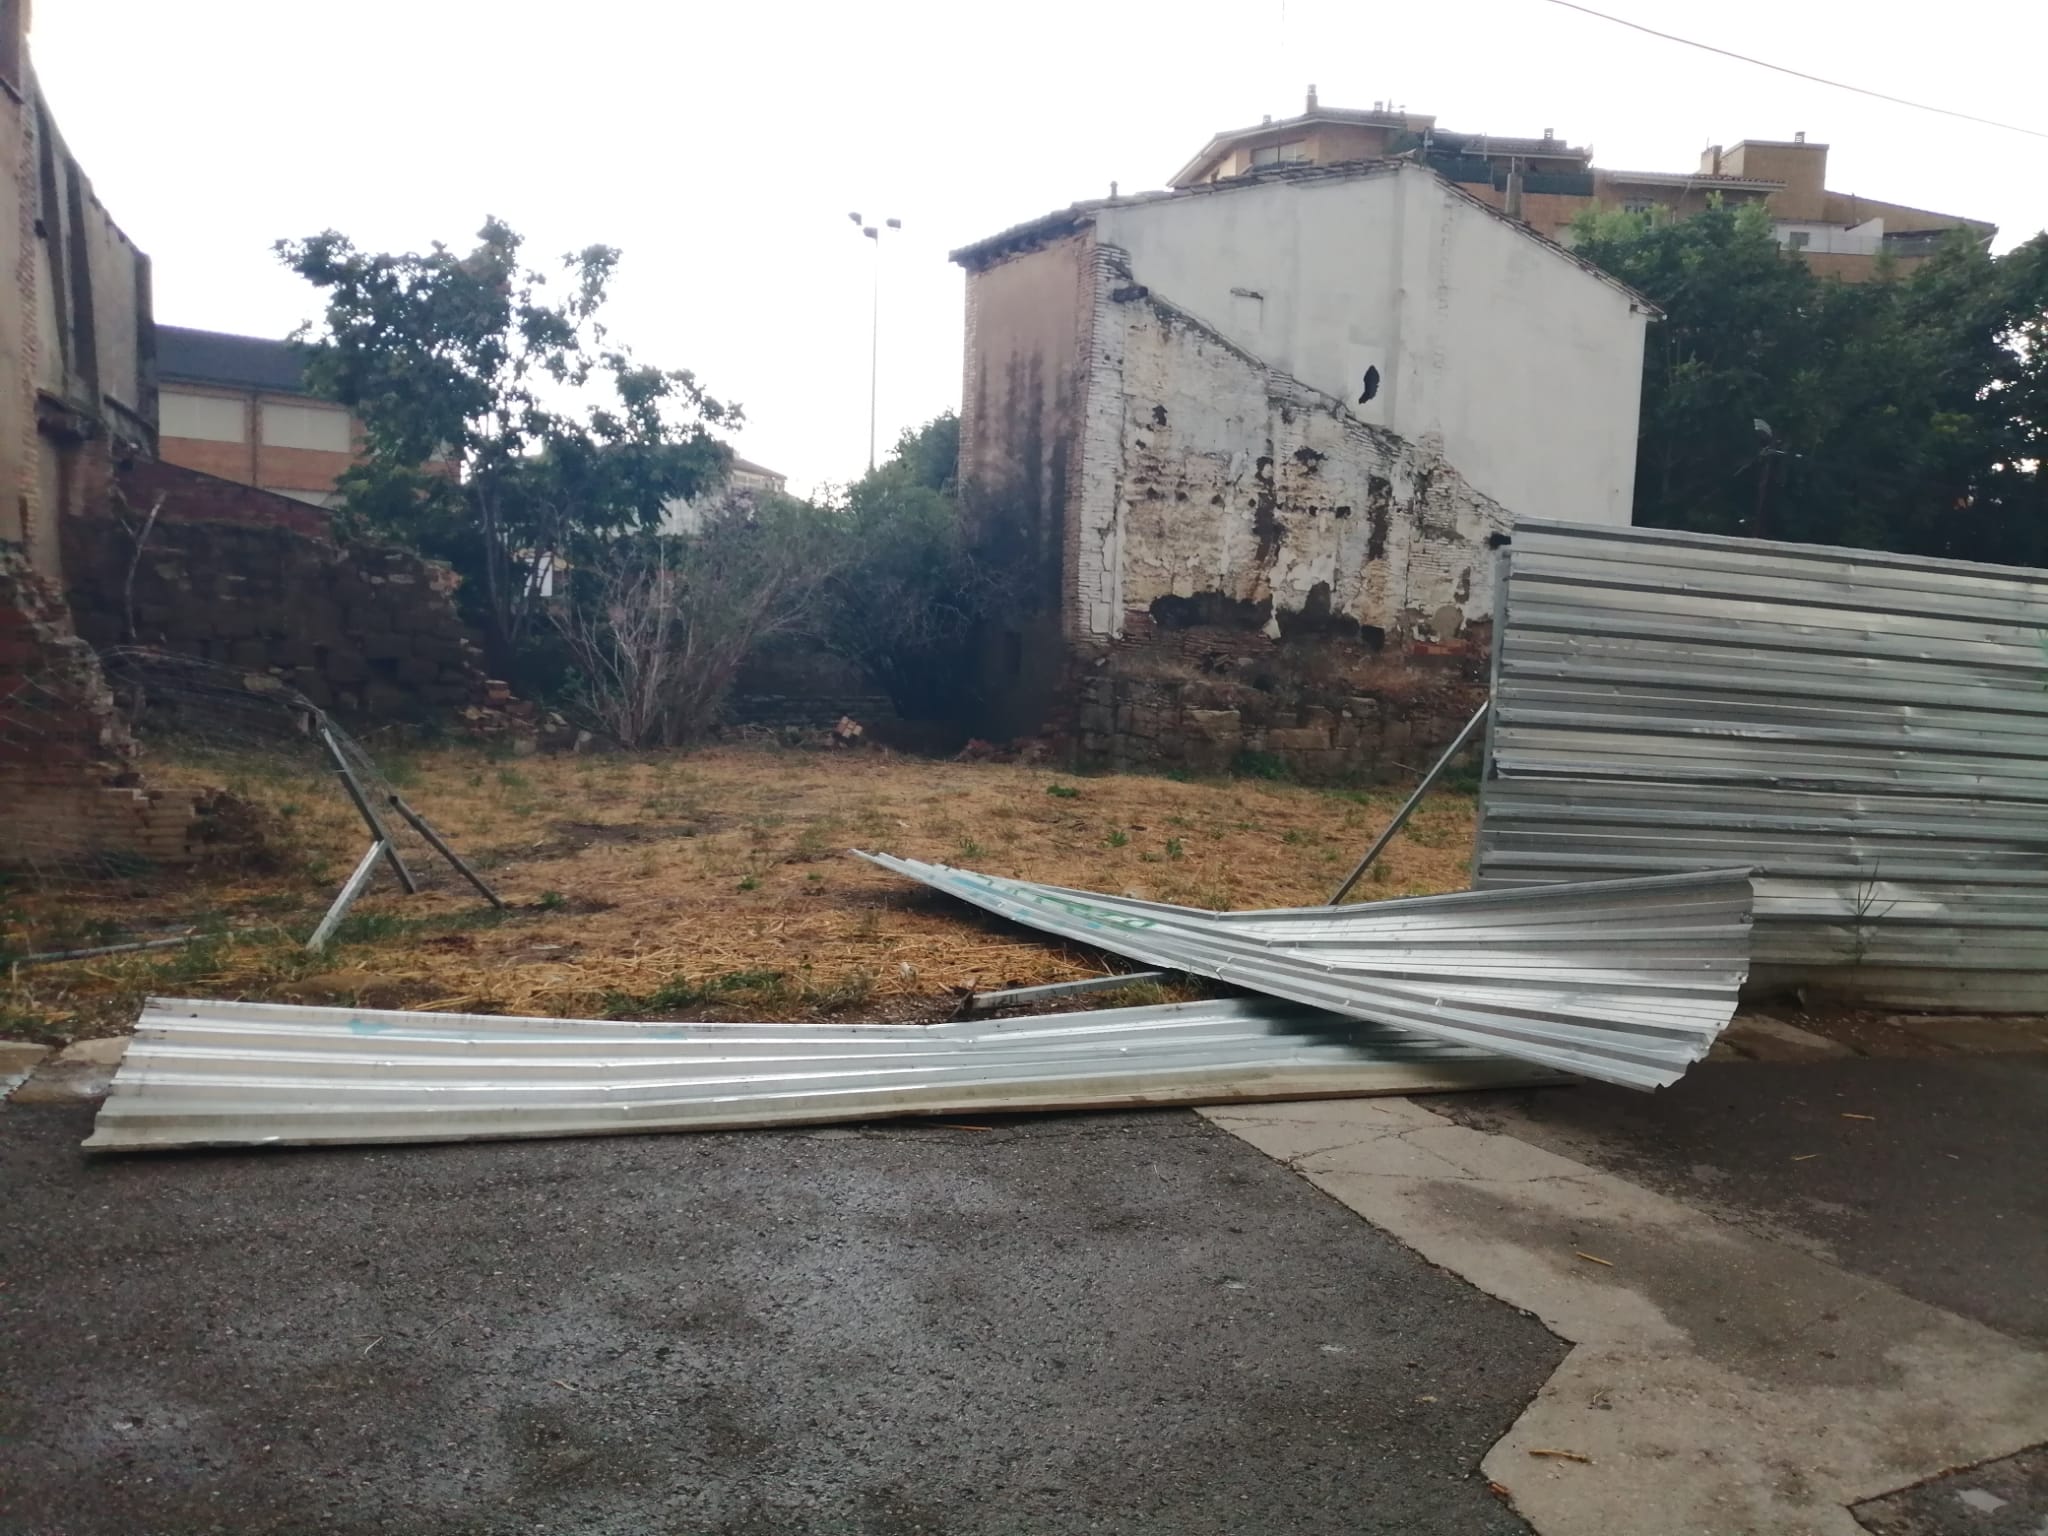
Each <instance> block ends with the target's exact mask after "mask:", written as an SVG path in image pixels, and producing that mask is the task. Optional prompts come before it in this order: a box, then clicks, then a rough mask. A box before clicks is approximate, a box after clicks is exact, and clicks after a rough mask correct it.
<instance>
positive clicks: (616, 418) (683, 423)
mask: <svg viewBox="0 0 2048 1536" xmlns="http://www.w3.org/2000/svg"><path fill="white" fill-rule="evenodd" d="M477 240H478V243H477V245H476V247H475V249H473V250H471V251H470V252H469V253H468V254H466V255H458V254H457V253H456V252H454V251H452V250H450V249H448V248H447V247H446V246H443V245H440V244H438V243H437V244H436V245H435V246H434V247H433V248H432V249H431V250H429V251H425V252H419V251H407V252H401V253H388V252H387V253H374V252H367V251H362V250H359V249H357V247H356V246H355V245H354V244H352V243H351V242H350V241H349V240H348V238H347V237H346V236H344V235H341V234H338V233H336V232H335V231H333V230H329V231H327V232H325V233H324V234H318V235H314V236H311V237H310V238H307V239H304V240H280V241H279V242H277V247H276V249H277V252H278V255H279V257H280V258H281V259H282V260H283V261H284V263H285V265H287V266H288V267H290V268H291V269H292V270H293V271H295V272H297V273H298V274H299V275H300V276H301V277H304V278H305V279H306V280H307V281H308V282H310V283H312V284H313V285H314V286H315V287H316V288H318V289H320V290H321V292H322V293H323V294H324V295H325V298H326V311H325V314H324V316H323V319H322V322H321V324H320V325H319V326H317V327H307V328H306V329H305V330H304V331H302V332H301V336H300V339H301V340H304V341H306V342H308V343H309V345H310V347H311V352H310V356H309V359H308V364H307V379H308V382H309V383H310V384H311V385H312V387H313V388H314V389H315V391H317V392H318V393H320V394H322V395H324V396H325V397H327V398H328V399H331V400H335V401H338V402H340V403H341V404H343V405H346V406H348V407H349V408H350V409H351V410H352V411H354V412H355V413H356V415H357V417H358V418H359V419H360V420H361V421H362V423H363V429H364V436H365V442H364V462H363V463H361V464H360V465H358V466H356V467H355V468H353V469H351V470H350V471H349V472H348V473H347V474H346V475H345V476H344V477H343V480H342V490H343V491H344V493H345V496H346V502H345V512H346V514H347V516H348V517H349V518H350V520H352V521H353V522H354V523H356V524H357V525H358V526H360V527H362V528H364V529H365V530H366V531H371V532H375V533H378V534H381V535H385V536H388V537H394V538H397V539H400V540H403V541H404V542H407V543H410V544H412V545H414V546H415V547H418V548H420V549H422V550H424V551H426V552H427V553H430V554H434V555H437V556H440V557H442V558H444V559H447V560H449V561H451V562H452V563H453V564H454V565H455V566H456V568H457V569H458V570H459V571H461V572H462V573H463V575H464V577H465V578H466V579H465V581H464V597H465V602H466V604H467V605H468V607H469V609H470V612H471V615H472V617H473V618H475V619H476V620H477V621H478V622H479V623H480V624H481V626H482V627H483V629H484V632H485V635H486V637H487V639H488V641H489V643H490V646H491V651H492V658H493V661H494V664H495V665H497V666H499V667H501V668H505V669H510V670H514V671H517V670H518V668H519V663H520V659H521V657H522V655H523V654H524V653H525V652H526V651H527V650H528V648H529V646H530V644H531V642H532V641H533V640H534V639H535V638H536V636H537V631H538V630H539V628H540V621H541V616H542V613H543V608H544V605H543V602H542V588H543V585H544V583H543V581H542V579H541V578H542V573H543V572H544V571H546V570H548V569H550V568H551V567H552V566H553V565H554V564H556V563H557V562H559V561H561V560H563V559H565V558H566V559H569V560H572V561H573V560H574V559H575V558H576V553H577V546H578V543H579V541H581V540H586V539H589V538H593V537H599V538H601V537H604V536H608V535H612V534H616V533H619V532H622V531H626V530H632V529H646V528H651V527H653V526H654V525H655V524H656V523H657V522H658V520H659V519H660V516H661V512H662V507H663V505H664V504H665V503H666V502H668V501H671V500H673V499H676V498H679V497H686V496H691V495H694V494H696V493H697V492H699V491H700V490H702V489H704V488H705V487H707V486H711V485H714V484H716V483H717V482H718V481H719V480H721V479H722V478H723V477H724V476H725V474H726V473H727V471H728V468H729V466H730V462H731V454H730V450H728V449H727V448H726V447H725V446H724V445H723V444H721V443H720V442H719V441H718V440H717V439H716V438H715V437H714V436H713V435H712V430H713V428H717V427H732V426H736V425H738V424H739V422H740V419H741V417H740V412H739V410H738V408H737V407H734V406H729V405H725V404H722V403H720V402H719V401H717V400H715V399H713V398H712V397H711V396H710V395H708V394H706V393H705V392H704V390H703V389H702V388H701V387H700V386H699V385H698V383H697V381H696V379H695V377H694V376H693V375H692V374H690V373H689V372H688V371H686V370H663V369H659V368H653V367H649V366H646V365H644V364H641V363H638V362H635V361H634V359H633V357H632V355H631V354H630V352H628V350H627V349H626V348H624V347H622V346H619V345H616V344H614V343H613V342H612V341H611V340H610V338H609V336H608V334H607V332H606V329H605V326H604V324H603V322H602V321H601V319H600V318H599V312H600V311H601V309H602V308H603V306H604V302H605V298H606V295H607V291H608V289H609V286H610V283H611V278H612V274H613V272H614V271H615V269H616V268H617V265H618V261H619V252H618V251H617V250H615V249H614V248H612V247H610V246H602V245H593V246H590V247H587V248H586V249H584V250H581V251H576V252H572V253H570V254H569V255H567V256H565V257H564V258H563V259H562V262H561V275H562V280H563V281H562V294H561V297H560V298H559V299H557V300H555V301H553V302H550V301H549V300H548V298H547V296H546V294H545V292H544V290H546V288H547V285H548V277H547V276H546V275H545V274H543V273H541V272H539V271H536V270H533V269H531V268H528V267H525V266H522V265H521V262H520V257H519V251H520V245H521V239H520V237H519V236H518V235H517V234H516V233H514V232H513V231H512V229H511V228H510V227H508V226H507V225H505V224H504V223H502V222H501V221H499V220H497V219H490V220H487V221H486V222H485V224H484V227H483V228H482V230H480V231H479V232H478V236H477Z"/></svg>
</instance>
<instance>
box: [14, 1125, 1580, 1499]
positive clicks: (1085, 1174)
mask: <svg viewBox="0 0 2048 1536" xmlns="http://www.w3.org/2000/svg"><path fill="white" fill-rule="evenodd" d="M87 1126H88V1115H87V1114H86V1112H84V1111H81V1110H75V1109H51V1108H27V1107H20V1106H16V1107H10V1108H7V1109H5V1110H4V1111H0V1179H4V1181H5V1192H6V1193H5V1206H4V1209H5V1211H6V1223H7V1225H6V1231H5V1235H4V1238H0V1319H4V1322H0V1384H4V1393H0V1531H4V1532H7V1533H35V1536H96V1533H108V1536H114V1533H119V1536H184V1533H194V1532H223V1533H225V1532H234V1533H237V1536H242V1533H258V1532H278V1533H283V1532H290V1533H294V1536H300V1533H313V1532H336V1533H340V1532H346V1533H358V1532H362V1533H367V1532H407V1533H455V1532H463V1533H470V1532H476V1533H483V1532H490V1533H498V1532H534V1533H539V1532H545V1533H548V1536H565V1533H572V1532H576V1533H595V1532H607V1533H610V1532H617V1533H628V1532H630V1533H634V1536H641V1533H657V1532H662V1533H669V1532H672V1533H685V1532H687V1533H691V1536H699V1533H728V1536H743V1533H744V1536H754V1533H768V1532H806V1533H837V1532H848V1533H852V1532H860V1533H876V1536H880V1533H906V1532H947V1533H979V1532H1034V1533H1035V1532H1056V1533H1062V1536H1064V1533H1068V1532H1076V1531H1092V1530H1100V1531H1113V1532H1118V1533H1149V1532H1158V1533H1162V1536H1163V1533H1174V1536H1197V1533H1205V1532H1246V1533H1251V1532H1258V1533H1270V1532H1289V1533H1303V1536H1307V1533H1316V1532H1339V1531H1342V1532H1348V1533H1359V1532H1386V1533H1394V1532H1400V1533H1405V1536H1430V1533H1438V1532H1441V1533H1457V1536H1491V1533H1504V1532H1512V1531H1522V1530H1524V1529H1525V1527H1524V1526H1523V1525H1522V1524H1521V1522H1520V1521H1519V1520H1518V1519H1517V1518H1516V1517H1514V1516H1513V1515H1512V1514H1511V1513H1509V1512H1508V1511H1507V1510H1506V1509H1505V1508H1504V1507H1503V1506H1502V1505H1501V1504H1500V1503H1499V1502H1498V1501H1497V1500H1496V1499H1495V1498H1494V1497H1493V1496H1492V1495H1491V1494H1490V1493H1489V1492H1488V1491H1487V1488H1486V1485H1485V1483H1484V1481H1483V1480H1481V1479H1479V1478H1478V1477H1476V1476H1475V1474H1474V1468H1475V1467H1476V1465H1477V1463H1478V1461H1479V1459H1480V1457H1481V1456H1482V1455H1483V1454H1484V1453H1485V1451H1486V1449H1487V1448H1488V1447H1489V1446H1490V1445H1491V1444H1492V1443H1493V1441H1494V1440H1495V1439H1496V1438H1497V1437H1498V1436H1499V1435H1500V1434H1501V1432H1502V1431H1503V1430H1504V1429H1505V1428H1506V1426H1507V1425H1508V1424H1509V1423H1510V1422H1511V1421H1512V1420H1513V1418H1514V1417H1515V1416H1516V1414H1517V1413H1518V1412H1519V1411H1520V1410H1521V1408H1522V1406H1523V1405H1524V1403H1525V1402H1527V1401H1528V1399H1529V1398H1530V1397H1531V1396H1532V1395H1533V1394H1534V1393H1535V1392H1536V1390H1537V1388H1538V1387H1539V1386H1540V1385H1541V1384H1542V1382H1543V1380H1544V1379H1545V1377H1546V1376H1547V1375H1548V1374H1549V1373H1550V1371H1551V1370H1552V1369H1553V1367H1554V1366H1555V1365H1556V1363H1557V1362H1558V1360H1559V1359H1560V1358H1561V1357H1562V1355H1563V1352H1564V1351H1563V1347H1562V1346H1561V1345H1560V1344H1559V1343H1558V1342H1557V1341H1556V1340H1555V1339H1554V1338H1552V1337H1551V1336H1550V1335H1549V1334H1548V1333H1546V1332H1545V1331H1544V1330H1543V1329H1542V1328H1540V1327H1539V1326H1537V1325H1536V1324H1535V1323H1534V1322H1532V1321H1531V1320H1529V1319H1527V1318H1526V1317H1524V1316H1522V1315H1521V1314H1519V1313H1517V1312H1515V1311H1513V1310H1512V1309H1510V1308H1508V1307H1506V1306H1503V1305H1501V1304H1500V1303H1498V1302H1495V1301H1492V1300H1490V1299H1487V1298H1485V1297H1483V1296H1481V1295H1480V1294H1479V1293H1477V1292H1476V1291H1474V1290H1472V1289H1471V1288H1470V1287H1468V1286H1466V1285H1465V1284H1464V1283H1462V1282H1460V1281H1458V1280H1455V1279H1453V1278H1452V1277H1450V1276H1448V1275H1446V1274H1444V1273H1442V1272H1440V1271H1438V1270H1436V1269H1434V1268H1432V1267H1431V1266H1429V1265H1427V1264H1425V1263H1423V1262H1422V1261H1420V1260H1419V1259H1417V1258H1416V1257H1415V1256H1414V1255H1413V1254H1412V1253H1410V1252H1409V1251H1407V1250H1406V1249H1404V1248H1402V1247H1401V1246H1400V1245H1398V1244H1397V1243H1395V1242H1394V1241H1392V1240H1391V1239H1389V1238H1388V1237H1386V1236H1384V1235H1383V1234H1381V1233H1380V1232H1378V1231H1376V1230H1375V1229H1374V1228H1372V1227H1370V1226H1368V1225H1366V1224H1365V1223H1363V1222H1362V1221H1360V1220H1358V1219H1357V1218H1355V1217H1354V1216H1352V1215H1351V1214H1350V1213H1349V1212H1347V1211H1345V1210H1344V1209H1343V1208H1341V1207H1340V1206H1338V1205H1336V1204H1335V1203H1334V1202H1332V1201H1330V1200H1328V1199H1326V1198H1325V1197H1323V1196H1322V1195H1321V1194H1319V1193H1318V1192H1316V1191H1315V1190H1314V1189H1313V1188H1311V1187H1310V1186H1309V1185H1308V1184H1306V1183H1305V1182H1303V1181H1302V1180H1300V1179H1298V1178H1296V1177H1295V1176H1294V1175H1293V1174H1292V1173H1290V1172H1288V1171H1287V1170H1286V1169H1284V1168H1283V1167H1281V1166H1279V1165H1278V1164H1276V1163H1273V1162H1271V1161H1269V1160H1268V1159H1267V1158H1265V1157H1264V1156H1262V1155H1261V1154H1260V1153H1258V1152H1256V1151H1254V1150H1253V1149H1252V1148H1250V1147H1248V1146H1246V1145H1244V1144H1243V1143H1241V1142H1239V1141H1237V1140H1235V1139H1234V1138H1232V1137H1230V1136H1227V1135H1225V1134H1223V1133H1222V1132H1220V1131H1217V1130H1215V1129H1213V1128H1211V1127H1209V1126H1207V1125H1205V1124H1204V1123H1203V1122H1201V1121H1199V1120H1197V1119H1196V1118H1195V1117H1193V1116H1192V1115H1189V1114H1185V1113H1171V1112H1165V1113H1158V1114H1151V1115H1123V1116H1114V1115H1094V1116H1088V1117H1083V1118H1072V1119H1045V1120H1036V1121H1029V1122H1008V1123H1005V1124H1004V1125H1003V1126H1002V1127H1001V1128H998V1129H995V1130H992V1131H974V1130H962V1129H941V1128H925V1127H896V1128H878V1129H877V1130H874V1131H872V1132H853V1131H824V1132H811V1133H791V1134H766V1133H752V1134H744V1135H719V1136H671V1137H658V1136H649V1137H638V1138H622V1139H613V1140H596V1141H582V1142H527V1143H511V1144H499V1145H469V1146H454V1147H433V1148H417V1149H377V1150H337V1151H296V1152H277V1153H267V1154H264V1153H254V1154H252V1153H241V1154H208V1155H194V1156H184V1157H168V1158H155V1159H140V1158H132V1159H126V1160H109V1161H103V1162H88V1161H87V1160H86V1159H85V1158H84V1157H83V1156H82V1155H81V1154H80V1153H79V1152H78V1151H77V1143H78V1142H79V1140H80V1139H81V1138H82V1137H83V1136H84V1135H85V1133H86V1130H87Z"/></svg>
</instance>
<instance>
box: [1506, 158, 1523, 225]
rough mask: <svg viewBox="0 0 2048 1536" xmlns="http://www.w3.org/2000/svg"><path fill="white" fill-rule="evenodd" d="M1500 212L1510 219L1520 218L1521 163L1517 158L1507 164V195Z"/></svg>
mask: <svg viewBox="0 0 2048 1536" xmlns="http://www.w3.org/2000/svg"><path fill="white" fill-rule="evenodd" d="M1501 212H1503V213H1505V214H1506V215H1507V216H1508V217H1509V218H1511V219H1519V218H1520V217H1521V216H1522V162H1521V160H1520V159H1519V158H1517V159H1514V160H1510V161H1509V162H1508V194H1507V199H1506V201H1505V202H1504V203H1503V204H1502V207H1501Z"/></svg>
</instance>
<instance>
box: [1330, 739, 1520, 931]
mask: <svg viewBox="0 0 2048 1536" xmlns="http://www.w3.org/2000/svg"><path fill="white" fill-rule="evenodd" d="M1492 707H1493V700H1491V699H1485V700H1482V701H1481V702H1480V705H1479V707H1478V708H1477V709H1476V710H1474V711H1473V712H1472V718H1471V719H1470V720H1467V721H1466V722H1465V728H1464V729H1463V730H1462V731H1460V732H1458V734H1457V736H1456V737H1455V738H1454V739H1453V740H1452V742H1451V744H1450V745H1449V746H1448V747H1445V748H1444V755H1443V756H1442V757H1440V758H1438V759H1437V760H1436V764H1435V766H1433V767H1432V768H1431V769H1430V770H1429V772H1427V773H1425V774H1424V775H1423V776H1422V782H1421V783H1420V784H1418V785H1416V786H1415V793H1414V794H1412V795H1410V796H1409V797H1408V802H1407V804H1405V805H1403V806H1402V807H1401V809H1400V810H1398V811H1396V812H1394V819H1393V820H1392V821H1390V822H1388V823H1387V830H1386V831H1384V832H1382V833H1381V834H1380V835H1379V836H1378V837H1376V838H1374V839H1373V844H1372V846H1371V847H1370V848H1368V849H1366V850H1365V857H1364V858H1362V859H1360V860H1359V861H1358V867H1357V868H1356V869H1354V870H1352V871H1351V873H1350V874H1348V875H1346V876H1345V877H1344V883H1343V884H1342V885H1340V886H1338V887H1337V889H1336V891H1335V892H1334V893H1333V894H1332V895H1331V897H1330V900H1329V902H1328V905H1330V906H1333V907H1334V906H1336V905H1337V904H1338V903H1339V902H1341V901H1343V899H1344V898H1345V897H1346V896H1348V895H1350V894H1351V887H1353V886H1354V885H1356V884H1358V882H1359V879H1360V878H1361V877H1362V876H1363V875H1364V874H1365V872H1366V871H1367V870H1368V869H1371V868H1372V866H1373V861H1374V860H1375V859H1377V858H1378V857H1379V856H1380V850H1381V849H1383V848H1385V847H1386V846H1387V844H1388V843H1391V842H1392V841H1393V840H1394V834H1395V833H1396V832H1398V831H1400V830H1401V828H1403V827H1404V826H1406V825H1407V824H1408V818H1409V817H1410V816H1412V815H1414V814H1415V808H1416V807H1417V806H1418V805H1420V804H1422V797H1423V796H1424V795H1426V794H1428V793H1429V791H1430V788H1431V787H1432V786H1433V785H1434V784H1435V783H1436V781H1437V780H1438V779H1440V778H1442V777H1443V776H1444V770H1445V769H1446V768H1448V767H1450V766H1451V759H1452V758H1454V757H1456V756H1457V755H1458V754H1459V753H1460V752H1462V751H1464V750H1465V743H1466V742H1468V741H1470V740H1471V739H1472V735H1473V733H1474V732H1475V731H1477V730H1478V729H1479V727H1480V724H1481V723H1482V722H1483V721H1484V720H1485V719H1486V712H1487V711H1488V710H1489V709H1491V708H1492Z"/></svg>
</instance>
